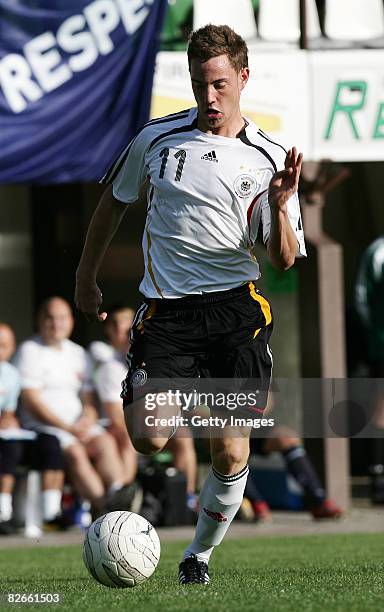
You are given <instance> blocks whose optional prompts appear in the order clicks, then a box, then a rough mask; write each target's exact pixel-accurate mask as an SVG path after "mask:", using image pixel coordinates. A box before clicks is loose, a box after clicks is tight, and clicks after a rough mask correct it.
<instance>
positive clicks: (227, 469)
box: [212, 446, 248, 474]
mask: <svg viewBox="0 0 384 612" xmlns="http://www.w3.org/2000/svg"><path fill="white" fill-rule="evenodd" d="M247 461H248V454H247V453H245V452H244V449H243V448H242V447H236V446H232V447H231V448H226V449H223V450H222V451H220V452H218V453H216V454H215V455H214V456H213V457H212V463H213V466H214V468H215V469H216V470H217V471H218V472H220V473H221V474H236V472H239V471H240V470H242V469H243V467H244V466H245V465H246V463H247Z"/></svg>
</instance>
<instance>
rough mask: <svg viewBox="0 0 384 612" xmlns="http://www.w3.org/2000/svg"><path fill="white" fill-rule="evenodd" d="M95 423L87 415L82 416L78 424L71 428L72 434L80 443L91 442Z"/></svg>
mask: <svg viewBox="0 0 384 612" xmlns="http://www.w3.org/2000/svg"><path fill="white" fill-rule="evenodd" d="M94 423H95V421H94V420H93V419H90V418H89V417H88V416H86V415H82V416H81V417H80V418H78V419H77V421H76V423H74V424H73V425H72V427H71V433H72V434H73V435H74V436H76V438H78V440H80V442H84V443H85V442H87V441H88V440H89V437H90V434H91V427H92V426H93V425H94Z"/></svg>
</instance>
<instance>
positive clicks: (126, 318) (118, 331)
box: [106, 308, 135, 351]
mask: <svg viewBox="0 0 384 612" xmlns="http://www.w3.org/2000/svg"><path fill="white" fill-rule="evenodd" d="M134 314H135V313H134V312H133V310H132V309H131V308H124V309H123V310H119V311H118V312H115V314H114V315H112V317H111V319H107V327H106V332H107V336H108V338H109V340H110V342H111V344H112V346H114V347H115V348H116V349H117V350H119V351H125V350H128V344H129V341H128V337H129V330H130V329H131V327H132V322H133V317H134Z"/></svg>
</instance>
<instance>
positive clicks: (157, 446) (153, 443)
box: [132, 438, 166, 455]
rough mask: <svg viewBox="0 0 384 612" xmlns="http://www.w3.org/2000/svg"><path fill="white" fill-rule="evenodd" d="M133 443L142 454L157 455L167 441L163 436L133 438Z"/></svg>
mask: <svg viewBox="0 0 384 612" xmlns="http://www.w3.org/2000/svg"><path fill="white" fill-rule="evenodd" d="M132 444H133V446H134V448H135V450H137V452H138V453H141V454H142V455H156V453H159V452H160V451H162V450H163V448H164V446H165V444H166V441H164V440H163V439H161V438H132Z"/></svg>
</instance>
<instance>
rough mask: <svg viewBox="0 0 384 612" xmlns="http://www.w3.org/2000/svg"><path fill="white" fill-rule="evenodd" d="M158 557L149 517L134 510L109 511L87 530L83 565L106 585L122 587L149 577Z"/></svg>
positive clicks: (156, 538)
mask: <svg viewBox="0 0 384 612" xmlns="http://www.w3.org/2000/svg"><path fill="white" fill-rule="evenodd" d="M159 559H160V540H159V536H158V535H157V533H156V530H155V529H154V528H153V527H152V525H151V524H150V523H148V521H147V520H146V519H145V518H143V517H142V516H139V515H138V514H135V513H134V512H126V511H118V512H109V513H108V514H104V515H103V516H100V517H99V518H98V519H97V520H96V521H94V522H93V523H92V525H91V526H90V528H89V529H88V531H87V534H86V536H85V539H84V544H83V561H84V563H85V567H86V568H87V570H88V571H89V573H90V574H91V576H93V578H94V579H95V580H97V581H98V582H100V583H101V584H103V585H104V586H107V587H112V588H119V589H125V588H126V587H134V586H136V585H138V584H140V583H141V582H144V580H146V579H147V578H149V577H150V576H151V575H152V574H153V572H154V571H155V569H156V566H157V564H158V562H159Z"/></svg>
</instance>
